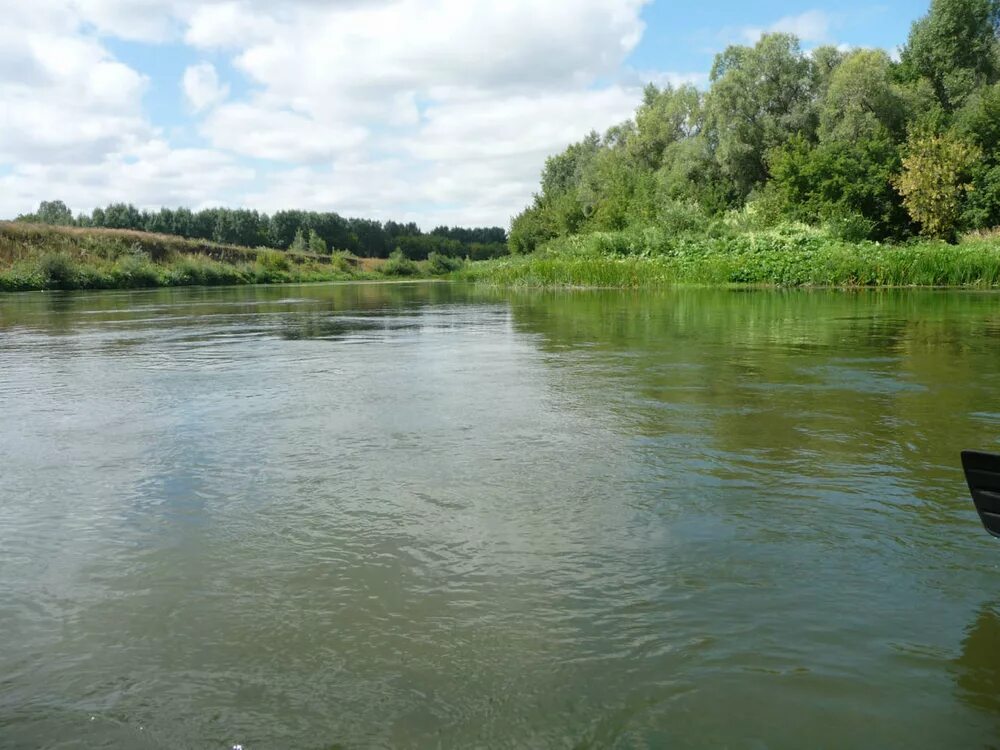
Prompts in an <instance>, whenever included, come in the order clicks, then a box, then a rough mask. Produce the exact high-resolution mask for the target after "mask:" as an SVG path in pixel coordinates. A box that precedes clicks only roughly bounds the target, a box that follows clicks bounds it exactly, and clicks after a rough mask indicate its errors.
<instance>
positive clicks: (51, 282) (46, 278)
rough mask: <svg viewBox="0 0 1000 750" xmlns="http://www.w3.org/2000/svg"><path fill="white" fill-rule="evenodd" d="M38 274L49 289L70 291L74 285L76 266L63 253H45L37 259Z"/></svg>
mask: <svg viewBox="0 0 1000 750" xmlns="http://www.w3.org/2000/svg"><path fill="white" fill-rule="evenodd" d="M38 274H39V275H40V276H41V277H42V279H43V282H42V283H43V284H44V285H45V286H46V287H48V288H49V289H72V288H73V287H74V286H75V285H76V276H77V268H76V264H75V263H74V262H73V259H72V258H70V257H69V255H67V254H66V253H63V252H55V253H46V254H45V255H43V256H42V257H41V258H39V259H38Z"/></svg>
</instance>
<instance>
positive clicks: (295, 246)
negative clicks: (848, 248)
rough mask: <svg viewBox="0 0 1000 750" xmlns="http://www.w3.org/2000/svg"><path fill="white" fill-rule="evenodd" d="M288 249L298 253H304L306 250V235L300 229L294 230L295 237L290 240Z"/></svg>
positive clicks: (307, 247)
mask: <svg viewBox="0 0 1000 750" xmlns="http://www.w3.org/2000/svg"><path fill="white" fill-rule="evenodd" d="M288 249H289V250H294V251H295V252H298V253H304V252H305V251H306V250H308V249H309V245H308V243H307V242H306V236H305V234H304V233H303V232H302V230H301V229H299V230H297V231H296V232H295V238H294V239H293V240H292V242H291V244H290V245H289V247H288Z"/></svg>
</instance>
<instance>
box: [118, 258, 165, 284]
mask: <svg viewBox="0 0 1000 750" xmlns="http://www.w3.org/2000/svg"><path fill="white" fill-rule="evenodd" d="M111 275H112V278H113V279H114V281H115V285H116V286H120V287H128V288H134V289H140V288H143V287H150V286H160V285H161V283H162V279H161V274H160V270H159V268H158V267H157V266H156V265H155V264H154V263H153V262H152V261H150V259H149V257H148V256H146V255H141V254H140V255H126V256H124V257H122V258H119V259H118V261H117V262H116V263H115V265H114V268H112V271H111Z"/></svg>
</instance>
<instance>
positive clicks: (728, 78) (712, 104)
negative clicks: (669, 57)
mask: <svg viewBox="0 0 1000 750" xmlns="http://www.w3.org/2000/svg"><path fill="white" fill-rule="evenodd" d="M711 81H712V88H711V91H710V92H709V94H708V98H707V101H706V107H707V109H708V123H707V125H708V128H709V129H710V131H711V137H712V138H713V139H714V141H715V153H716V158H717V160H718V162H719V165H720V167H721V168H722V173H723V174H724V175H725V177H727V178H728V179H729V180H731V181H732V185H733V189H734V192H735V194H736V196H737V197H738V199H745V198H746V197H747V196H748V195H749V194H750V192H751V191H752V190H753V189H754V188H755V187H757V186H759V185H762V184H763V183H764V182H765V181H766V180H767V177H768V170H767V163H766V158H765V157H766V154H767V152H768V151H770V150H771V149H773V148H776V147H778V146H781V145H782V144H783V143H785V142H786V141H787V140H788V139H789V138H790V137H791V136H792V134H794V133H804V134H807V135H808V136H809V137H811V136H812V134H813V133H814V132H815V126H816V122H815V120H816V117H815V111H814V107H813V99H812V81H813V73H812V67H811V63H810V61H809V58H807V57H806V56H805V55H803V54H802V50H801V49H800V48H799V42H798V40H797V39H796V38H795V37H794V36H791V35H789V34H765V35H764V36H763V37H761V39H760V41H759V42H757V44H756V45H755V46H753V47H729V48H728V49H727V50H726V51H725V52H723V53H722V54H720V55H718V56H717V57H716V59H715V64H714V65H713V66H712V73H711Z"/></svg>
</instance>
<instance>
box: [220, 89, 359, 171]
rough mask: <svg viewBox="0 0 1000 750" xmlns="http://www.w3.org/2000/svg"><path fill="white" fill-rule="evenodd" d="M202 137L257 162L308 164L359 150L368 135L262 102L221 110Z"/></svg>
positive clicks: (343, 125)
mask: <svg viewBox="0 0 1000 750" xmlns="http://www.w3.org/2000/svg"><path fill="white" fill-rule="evenodd" d="M201 130H202V133H203V134H204V135H205V136H206V137H207V138H208V139H209V140H210V141H211V143H212V144H213V145H214V146H216V147H217V148H225V149H230V150H232V151H235V152H236V153H239V154H243V155H244V156H250V157H254V158H257V159H272V160H275V161H289V162H306V161H311V160H315V159H320V160H322V159H328V158H331V157H332V156H333V155H334V154H336V153H338V152H340V151H344V150H346V149H350V148H357V147H359V146H360V145H361V144H362V143H363V142H364V140H365V138H366V136H367V131H366V130H365V129H364V128H363V127H361V126H359V125H352V124H350V123H333V122H327V123H320V122H318V121H317V120H315V119H313V118H311V117H309V116H307V115H302V114H299V113H296V112H292V111H289V110H281V109H277V108H274V107H270V106H268V105H267V104H266V103H265V104H261V103H259V102H249V103H233V104H225V105H223V106H221V107H218V108H217V109H216V110H215V111H213V112H212V113H210V114H209V116H208V118H207V119H206V120H205V122H204V123H203V125H202V128H201Z"/></svg>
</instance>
